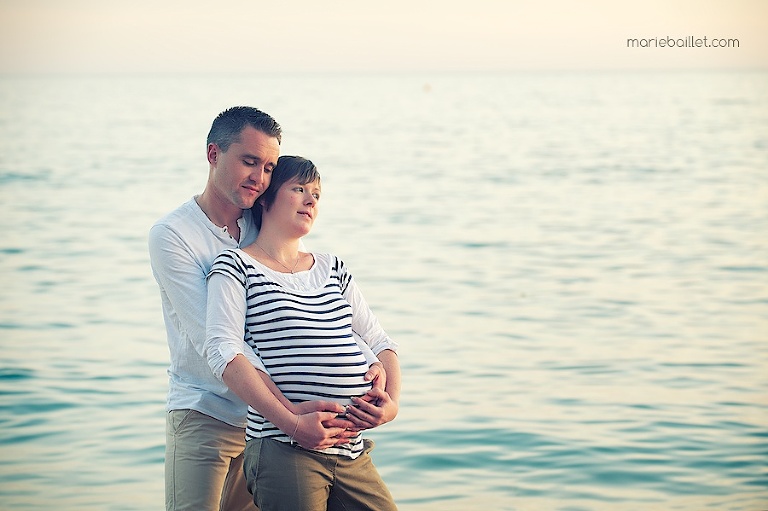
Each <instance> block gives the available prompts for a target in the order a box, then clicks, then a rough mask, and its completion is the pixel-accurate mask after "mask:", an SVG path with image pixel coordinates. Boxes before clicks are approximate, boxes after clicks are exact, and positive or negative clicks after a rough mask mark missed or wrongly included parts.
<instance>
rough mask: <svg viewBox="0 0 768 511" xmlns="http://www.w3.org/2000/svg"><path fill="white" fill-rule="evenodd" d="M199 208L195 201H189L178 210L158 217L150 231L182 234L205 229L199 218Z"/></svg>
mask: <svg viewBox="0 0 768 511" xmlns="http://www.w3.org/2000/svg"><path fill="white" fill-rule="evenodd" d="M200 212H201V211H200V207H199V206H198V205H197V203H196V202H195V199H190V200H188V201H187V202H185V203H184V204H182V205H181V206H179V207H178V208H176V209H174V210H173V211H170V212H169V213H166V214H165V215H163V216H162V217H160V218H159V219H158V220H157V221H156V222H155V223H154V224H153V225H152V228H151V229H150V231H153V232H157V231H173V232H178V233H183V232H186V231H190V230H191V231H198V230H200V229H204V228H206V226H205V224H204V222H203V221H202V220H203V219H202V218H201V216H200Z"/></svg>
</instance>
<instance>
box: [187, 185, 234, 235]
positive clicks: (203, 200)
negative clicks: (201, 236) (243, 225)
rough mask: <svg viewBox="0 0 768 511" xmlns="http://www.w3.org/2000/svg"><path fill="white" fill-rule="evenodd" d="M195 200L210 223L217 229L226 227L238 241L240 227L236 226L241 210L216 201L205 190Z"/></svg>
mask: <svg viewBox="0 0 768 511" xmlns="http://www.w3.org/2000/svg"><path fill="white" fill-rule="evenodd" d="M195 200H196V201H197V205H198V206H200V209H202V210H203V213H205V216H207V217H208V219H209V220H210V221H211V222H213V223H214V224H215V225H218V226H219V227H226V228H227V230H228V231H229V233H230V235H231V236H232V237H233V238H235V239H239V237H240V226H239V225H238V224H237V221H238V220H239V219H240V217H242V216H243V210H242V209H240V208H237V207H233V206H232V205H231V204H224V203H222V202H221V201H219V200H216V198H215V197H213V194H211V193H209V190H207V189H206V190H205V191H204V192H203V193H202V194H200V195H198V196H197V198H196V199H195Z"/></svg>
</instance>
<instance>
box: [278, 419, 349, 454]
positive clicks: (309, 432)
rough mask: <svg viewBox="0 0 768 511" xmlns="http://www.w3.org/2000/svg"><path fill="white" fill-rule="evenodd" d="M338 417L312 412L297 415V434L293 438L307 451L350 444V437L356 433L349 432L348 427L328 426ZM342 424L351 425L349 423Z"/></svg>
mask: <svg viewBox="0 0 768 511" xmlns="http://www.w3.org/2000/svg"><path fill="white" fill-rule="evenodd" d="M336 416H337V414H336V413H335V412H310V413H305V414H302V415H297V416H296V417H297V419H296V420H297V422H296V432H295V434H294V435H293V436H292V437H291V438H293V440H294V441H295V442H296V443H298V444H299V445H300V446H302V447H304V448H305V449H315V450H322V449H327V448H328V447H333V446H335V445H342V444H348V443H349V437H350V436H354V435H355V433H354V432H352V431H348V430H347V428H346V426H342V427H336V426H332V427H327V426H326V424H328V423H332V422H333V421H334V420H336ZM342 422H343V423H344V424H349V421H342ZM289 434H290V433H289Z"/></svg>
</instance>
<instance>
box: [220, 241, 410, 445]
mask: <svg viewBox="0 0 768 511" xmlns="http://www.w3.org/2000/svg"><path fill="white" fill-rule="evenodd" d="M313 256H314V259H315V262H314V264H313V266H312V268H311V269H310V270H308V271H304V272H298V273H295V274H287V273H280V272H276V271H274V270H271V269H270V268H267V267H266V266H264V265H263V264H261V263H260V262H258V261H257V260H256V259H254V258H252V257H251V256H249V255H248V254H246V253H245V252H243V251H242V250H239V249H236V250H226V251H224V252H223V253H222V254H221V255H219V256H218V257H217V259H216V260H215V261H214V263H213V266H212V268H211V273H210V275H209V283H208V286H209V293H220V296H221V297H222V301H224V300H226V302H227V303H226V304H225V306H222V307H218V306H216V307H215V309H214V310H209V311H208V323H209V324H208V333H209V335H208V336H209V338H210V337H211V336H212V335H213V336H217V331H219V330H221V332H223V334H221V335H218V337H219V338H221V339H223V338H225V337H226V336H230V337H232V336H235V337H236V336H238V335H239V337H240V342H242V337H243V335H242V332H243V330H242V325H243V321H244V324H245V342H246V343H247V344H248V345H249V346H250V347H251V348H252V349H253V352H254V354H255V355H256V356H257V357H258V359H259V361H260V362H261V364H263V366H262V365H261V364H254V365H256V366H257V367H258V368H260V369H266V371H267V373H268V374H269V375H270V376H271V378H272V380H273V381H274V382H275V384H276V385H277V386H278V388H279V389H280V390H281V391H282V392H283V394H285V396H286V397H287V398H288V399H290V400H291V401H293V402H303V401H310V400H329V401H335V402H338V403H341V404H342V405H347V404H350V403H351V400H350V398H351V397H353V396H362V395H363V394H365V393H366V392H367V391H368V390H369V389H370V382H366V381H365V380H364V379H363V376H364V375H365V373H366V372H367V370H368V364H369V360H370V358H371V357H370V356H369V357H366V355H365V354H364V351H366V350H367V348H368V347H370V348H372V349H373V351H374V352H375V353H378V352H380V351H382V350H383V349H394V348H395V347H396V345H395V343H393V342H392V341H391V340H390V339H389V337H388V336H387V335H386V333H385V332H384V331H383V330H382V329H381V326H380V325H379V323H378V321H377V320H376V318H375V316H373V314H372V313H371V311H370V309H369V308H368V305H367V303H366V302H365V300H364V299H363V297H362V294H361V293H360V291H359V289H358V288H357V286H356V285H355V283H354V280H353V279H352V276H351V275H350V274H349V272H348V271H347V269H346V267H345V266H344V263H343V262H342V261H341V260H340V259H339V258H337V257H335V256H333V255H330V254H313ZM222 277H223V278H222ZM222 290H223V291H224V292H221V291H222ZM236 295H239V296H241V297H242V299H240V300H235V303H229V302H230V301H231V300H230V299H228V298H229V297H231V296H236ZM209 303H210V302H209ZM228 308H234V309H235V313H234V314H233V311H232V310H227V309H228ZM219 309H220V310H221V314H217V310H219ZM237 309H240V310H239V311H238V310H237ZM238 318H241V319H238ZM237 321H239V325H232V323H233V322H237ZM217 325H218V326H217ZM353 329H354V330H355V332H356V333H357V334H359V335H360V337H362V339H363V340H365V341H366V344H367V345H368V346H365V345H363V346H362V347H361V345H360V344H358V342H356V341H355V339H354V338H353V335H352V332H353ZM227 332H228V333H227ZM369 354H370V352H369ZM367 358H368V360H367ZM267 437H269V438H273V439H275V440H279V441H283V442H289V441H290V438H289V436H288V435H287V434H285V433H283V432H282V431H280V430H279V429H278V428H277V427H275V426H274V425H273V424H272V423H271V422H269V421H267V420H266V419H265V418H264V417H262V416H261V415H260V414H259V413H258V412H257V411H256V410H254V409H253V408H250V407H249V409H248V420H247V426H246V439H247V440H250V439H253V438H267ZM362 449H363V444H362V436H361V435H357V436H356V437H355V438H353V439H352V441H351V442H350V443H349V444H346V445H342V446H338V447H332V448H330V449H325V450H324V451H323V452H325V453H331V454H339V455H345V456H349V457H352V458H355V457H357V456H358V455H359V454H360V453H361V452H362Z"/></svg>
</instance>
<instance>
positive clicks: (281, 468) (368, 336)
mask: <svg viewBox="0 0 768 511" xmlns="http://www.w3.org/2000/svg"><path fill="white" fill-rule="evenodd" d="M320 192H321V187H320V175H319V173H318V171H317V168H316V167H315V166H314V165H313V164H312V162H310V161H309V160H306V159H304V158H300V157H295V156H283V157H281V158H280V159H279V161H278V164H277V166H276V167H275V169H274V171H273V174H272V178H271V184H270V186H269V188H268V189H267V190H266V191H265V192H264V194H263V195H262V197H260V198H259V200H258V202H257V203H256V205H255V206H254V210H253V213H254V217H255V219H256V223H257V225H258V224H259V221H260V231H259V235H258V237H257V238H256V241H255V242H254V243H253V244H252V245H250V246H247V247H245V248H243V249H234V250H227V251H225V252H223V253H222V254H221V255H220V256H219V257H218V258H217V259H216V261H215V262H214V264H213V266H212V268H211V273H210V275H209V280H208V310H207V349H208V350H217V351H218V352H219V354H220V355H222V356H223V357H224V359H225V360H227V367H226V369H224V371H223V374H222V375H221V376H222V378H223V379H224V381H225V382H227V383H228V384H229V385H230V386H231V387H233V389H234V390H235V391H236V392H238V395H240V397H242V398H243V399H244V400H245V401H246V402H247V403H248V404H249V410H248V425H247V429H246V441H247V442H246V449H245V475H246V479H247V482H248V488H249V490H250V491H251V493H252V494H253V496H254V502H255V503H256V505H257V506H258V507H259V509H260V510H261V511H274V510H284V511H315V510H318V511H319V510H323V511H325V510H337V509H338V510H369V511H387V510H394V509H396V506H395V504H394V501H393V499H392V496H391V495H390V493H389V490H388V489H387V488H386V486H385V485H384V482H383V481H382V479H381V477H380V476H379V474H378V471H377V470H376V468H375V467H374V465H373V463H372V461H371V458H370V451H371V449H372V448H373V443H372V442H371V441H370V440H365V439H363V437H362V430H363V429H367V428H370V427H375V426H378V425H380V424H383V423H385V422H389V421H391V420H392V419H393V418H394V417H395V415H396V414H397V410H398V404H397V401H398V399H399V390H400V389H399V386H400V374H399V365H398V363H397V357H396V355H395V349H396V344H395V343H394V342H393V341H392V340H391V339H390V338H389V337H388V335H387V334H386V333H385V332H384V330H383V329H382V328H381V326H380V325H379V322H378V320H377V319H376V317H375V316H374V315H373V313H372V312H371V310H370V309H369V307H368V305H367V303H366V301H365V299H364V298H363V296H362V294H361V293H360V290H359V288H358V287H357V286H356V284H355V281H354V280H353V279H352V276H351V275H350V273H349V271H348V270H347V268H346V266H345V265H344V263H343V262H342V261H341V260H340V259H339V258H338V257H336V256H334V255H331V254H320V253H310V252H303V251H301V250H300V248H301V243H300V239H301V237H302V236H304V235H306V234H307V233H309V231H310V230H311V228H312V225H313V224H314V221H315V219H316V218H317V213H318V202H319V200H320ZM353 332H354V333H355V334H357V335H358V336H359V337H360V339H361V340H360V339H358V338H357V337H355V335H354V334H353ZM243 336H244V337H245V342H246V343H247V345H248V346H249V347H250V349H246V350H245V353H244V355H245V356H237V357H232V356H231V355H230V356H229V357H227V355H226V352H227V346H235V345H238V344H240V345H242V343H243ZM377 357H378V358H377ZM379 360H381V362H382V363H383V365H384V368H385V369H386V375H387V380H386V387H385V388H384V389H381V388H374V389H371V382H369V381H367V380H366V379H365V375H366V373H367V372H368V370H369V366H370V365H371V364H372V363H376V362H378V361H379ZM244 364H245V365H244ZM246 365H248V367H246ZM254 369H255V370H254ZM214 372H216V371H215V370H214ZM219 373H221V371H219ZM259 378H260V379H261V380H263V381H264V382H265V383H269V384H272V385H273V386H274V385H276V386H277V389H278V390H279V391H280V392H278V393H276V394H278V395H279V394H280V393H282V395H281V396H279V397H277V398H274V399H272V400H271V401H264V400H261V399H260V398H259V397H258V396H257V395H256V392H255V391H253V390H249V389H252V388H256V386H257V384H262V382H257V381H256V379H259ZM243 382H246V384H243ZM313 402H314V403H317V402H325V403H330V404H332V405H333V404H335V405H336V406H337V408H336V409H334V410H329V409H328V408H327V407H326V408H325V409H324V410H317V409H316V408H313ZM337 412H339V413H340V414H343V420H339V419H338V418H337V417H336V413H337ZM312 413H314V414H326V415H324V416H323V417H322V418H323V419H325V424H326V427H338V434H337V435H335V437H336V438H333V439H330V440H326V444H324V445H316V444H315V443H314V440H313V439H314V438H320V437H321V436H322V435H319V434H317V433H316V432H313V431H311V429H312V427H313V424H314V426H315V427H316V422H313V421H312V420H308V419H305V418H306V417H307V415H310V414H312ZM314 419H317V416H315V417H314ZM342 425H343V426H344V427H341V426H342ZM329 441H330V442H334V443H333V444H332V445H331V444H329V443H328V442H329Z"/></svg>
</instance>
